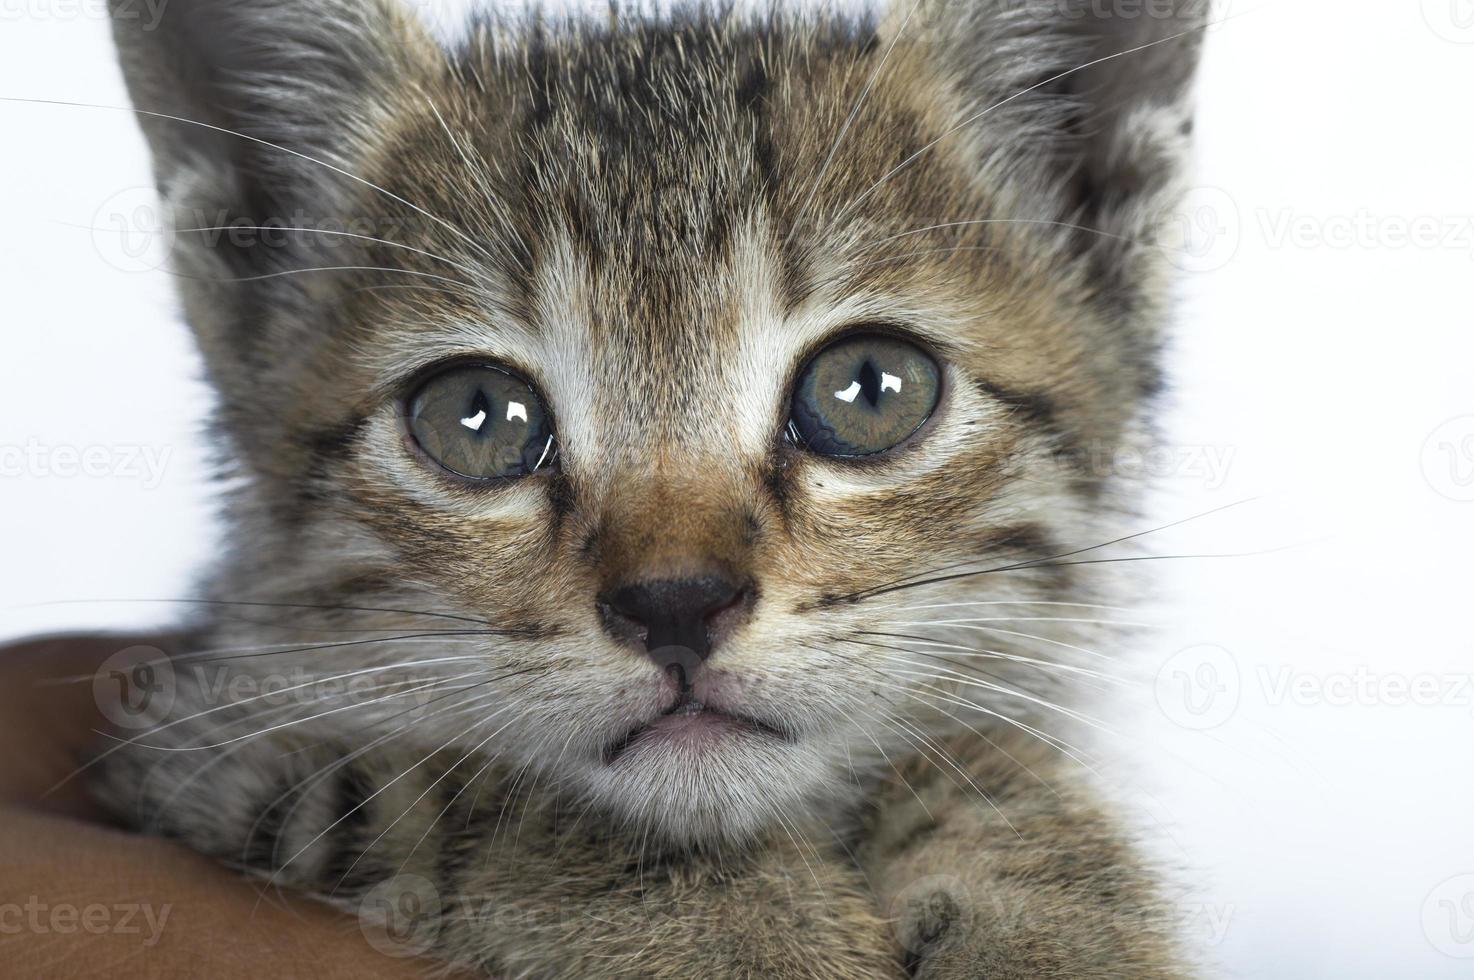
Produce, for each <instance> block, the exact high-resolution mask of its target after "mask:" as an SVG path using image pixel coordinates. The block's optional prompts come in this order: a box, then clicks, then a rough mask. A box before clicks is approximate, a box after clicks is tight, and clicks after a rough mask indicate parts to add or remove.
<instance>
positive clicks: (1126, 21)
mask: <svg viewBox="0 0 1474 980" xmlns="http://www.w3.org/2000/svg"><path fill="white" fill-rule="evenodd" d="M911 2H912V0H891V3H892V18H895V17H896V16H897V15H898V13H899V15H900V16H904V12H905V10H907V9H909V7H910V4H911ZM1209 9H1210V0H1141V2H1122V3H1114V4H1102V3H1099V2H1098V0H921V6H920V7H919V8H918V10H917V13H916V15H915V16H916V17H917V19H918V21H919V22H920V23H921V25H922V28H921V29H923V30H925V31H927V32H928V37H929V38H930V39H931V41H930V43H932V44H934V45H936V46H938V47H940V49H941V55H942V57H943V59H944V61H945V63H946V64H947V65H948V66H949V69H950V73H951V74H952V75H953V77H954V78H956V79H957V81H958V84H959V85H960V86H961V89H962V91H963V94H964V98H965V99H966V100H967V102H968V103H969V105H970V106H971V113H972V114H980V115H981V118H978V119H977V120H976V125H975V126H972V125H970V126H969V127H968V128H969V129H970V130H972V131H973V132H974V133H975V134H976V135H977V136H978V137H979V139H980V140H981V141H982V142H983V143H985V144H986V145H987V146H988V147H989V149H988V151H987V152H989V153H990V154H994V153H996V152H997V150H996V147H997V146H999V145H1000V143H1006V144H1009V145H1010V146H1012V147H1016V148H1018V150H1019V153H1020V154H1021V155H1017V156H1013V157H1012V158H1011V159H1006V160H1004V161H1003V162H1004V164H1005V166H1009V167H1010V168H1012V169H1013V170H1014V172H1015V173H1017V172H1024V173H1035V174H1039V175H1041V176H1044V177H1045V178H1046V179H1047V180H1049V181H1050V186H1049V188H1048V190H1050V192H1051V193H1053V194H1055V195H1056V196H1057V197H1059V198H1060V199H1061V200H1062V201H1063V202H1064V204H1065V205H1066V213H1067V214H1071V215H1073V216H1074V217H1073V220H1076V221H1079V222H1080V223H1082V224H1088V225H1090V226H1092V227H1095V228H1099V229H1102V230H1105V231H1108V232H1110V233H1112V234H1116V235H1122V236H1126V237H1143V238H1145V237H1148V236H1149V233H1150V231H1151V227H1150V226H1151V225H1152V223H1153V222H1155V221H1159V220H1160V219H1161V212H1162V210H1163V208H1164V207H1168V208H1170V207H1171V206H1172V205H1173V204H1174V203H1175V201H1176V197H1177V194H1178V192H1179V181H1180V178H1181V170H1182V167H1183V162H1184V157H1185V150H1186V147H1187V137H1188V135H1189V133H1190V132H1191V121H1192V104H1191V95H1192V92H1191V89H1192V83H1193V79H1194V76H1195V73H1196V69H1197V64H1198V54H1199V51H1200V49H1201V47H1202V38H1203V32H1204V30H1205V29H1206V27H1207V25H1208V17H1209ZM892 22H893V23H894V22H895V21H894V20H893V21H892ZM990 132H991V134H992V135H991V136H990V135H987V134H989V133H990ZM1099 244H1100V243H1099V242H1097V243H1096V245H1097V246H1098V245H1099ZM1082 245H1084V243H1082Z"/></svg>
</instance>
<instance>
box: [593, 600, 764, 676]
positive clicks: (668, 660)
mask: <svg viewBox="0 0 1474 980" xmlns="http://www.w3.org/2000/svg"><path fill="white" fill-rule="evenodd" d="M750 599H751V594H750V592H749V590H748V589H746V588H744V587H743V586H742V585H741V584H739V583H737V582H735V581H733V580H731V579H728V578H725V577H722V576H716V575H712V576H707V577H704V578H683V579H651V580H647V581H641V582H633V583H631V584H629V585H625V586H621V587H619V588H617V589H615V590H614V591H613V592H610V593H609V594H608V595H607V596H606V597H605V598H604V600H603V605H604V606H605V607H606V610H605V622H606V624H607V625H608V626H609V629H610V631H611V632H612V633H614V634H615V635H616V636H618V637H620V638H621V639H624V640H627V641H630V642H637V643H643V644H644V647H645V650H646V652H648V653H649V654H650V656H652V657H654V658H655V661H656V663H658V664H660V666H661V667H662V668H668V667H670V666H672V665H677V664H678V665H680V666H681V668H682V670H683V671H684V673H686V674H688V675H689V674H690V673H691V672H692V671H694V669H695V668H696V667H697V666H699V665H700V664H701V662H702V661H704V660H705V659H706V658H707V657H708V656H710V655H711V650H712V647H713V645H714V644H715V642H716V640H717V638H718V636H719V635H720V634H721V633H723V632H725V628H727V627H730V625H731V623H732V621H733V620H735V619H736V618H737V617H739V616H740V615H741V613H742V612H743V611H745V607H746V606H747V605H748V604H749V602H750Z"/></svg>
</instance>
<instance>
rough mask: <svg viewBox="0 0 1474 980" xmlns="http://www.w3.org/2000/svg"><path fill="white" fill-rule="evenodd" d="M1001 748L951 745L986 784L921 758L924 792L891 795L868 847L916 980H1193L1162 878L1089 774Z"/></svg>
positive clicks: (1020, 743) (918, 783)
mask: <svg viewBox="0 0 1474 980" xmlns="http://www.w3.org/2000/svg"><path fill="white" fill-rule="evenodd" d="M995 745H996V747H994V746H989V745H988V744H987V743H986V742H984V741H982V740H981V739H978V738H976V737H973V738H971V739H968V740H965V741H964V740H956V741H952V742H948V743H947V744H946V748H947V749H948V751H949V752H951V754H952V755H953V757H954V759H955V760H957V761H958V762H960V763H961V767H962V768H963V769H965V770H966V771H967V772H968V773H969V775H970V776H971V779H972V781H973V784H972V785H968V784H967V782H966V781H965V780H964V778H963V777H962V776H961V775H960V774H959V773H958V772H957V771H955V770H951V769H950V767H949V766H948V765H946V764H941V763H927V762H924V761H921V760H913V763H912V764H911V765H910V766H908V767H904V768H903V770H902V774H903V775H904V776H905V779H906V782H907V783H909V784H910V787H909V788H907V787H905V786H902V785H900V781H899V780H897V781H896V783H895V785H892V786H888V787H887V789H886V792H885V796H884V801H883V803H882V806H881V809H880V810H879V811H878V812H877V815H876V817H875V820H874V823H873V825H872V827H871V829H870V832H869V834H868V835H867V838H866V841H865V843H864V844H863V846H862V849H861V854H860V856H861V861H862V863H863V865H864V866H865V868H866V870H867V872H868V873H869V876H870V880H871V882H872V884H873V886H874V887H875V889H876V893H877V897H878V898H879V900H880V905H881V908H882V909H884V910H887V911H889V913H890V914H891V916H892V918H893V921H894V922H895V927H896V929H897V934H898V937H899V938H900V940H901V944H902V946H904V947H905V948H906V950H907V958H908V966H909V967H910V968H911V969H912V970H913V971H914V976H916V977H918V978H924V980H954V978H987V980H1055V978H1058V980H1066V978H1068V980H1157V978H1163V980H1165V978H1175V977H1182V976H1185V975H1187V974H1188V973H1189V971H1188V970H1187V969H1186V967H1185V966H1184V964H1183V963H1182V962H1181V960H1180V959H1179V958H1178V956H1177V953H1176V950H1175V943H1174V938H1173V928H1174V920H1173V916H1172V914H1171V910H1170V908H1168V907H1167V906H1166V905H1165V904H1164V902H1163V900H1162V897H1161V894H1160V892H1159V889H1158V885H1157V883H1156V881H1155V879H1154V878H1153V876H1152V874H1151V872H1150V871H1149V870H1148V869H1147V868H1146V866H1145V865H1144V864H1143V863H1142V862H1141V860H1140V859H1139V858H1138V857H1137V856H1136V855H1135V854H1134V853H1133V851H1132V849H1131V847H1130V845H1129V844H1128V842H1127V841H1126V839H1125V837H1124V836H1123V835H1122V833H1121V831H1120V829H1119V828H1118V827H1117V826H1116V824H1115V822H1114V821H1113V820H1112V819H1111V818H1110V817H1109V816H1108V815H1107V814H1106V813H1105V812H1104V811H1103V810H1102V809H1101V807H1100V805H1099V804H1098V803H1097V802H1095V801H1093V800H1092V799H1091V798H1090V796H1089V794H1088V793H1087V792H1086V791H1085V790H1084V788H1083V786H1082V785H1081V783H1082V780H1081V779H1080V778H1079V777H1078V775H1077V771H1078V767H1076V766H1073V765H1072V764H1069V763H1068V762H1067V761H1066V760H1063V759H1061V758H1060V757H1059V756H1058V755H1057V754H1056V753H1054V752H1053V751H1052V750H1050V749H1047V748H1046V747H1043V746H1041V745H1040V744H1039V743H1038V742H1033V743H1032V744H1031V743H1029V742H1026V741H1024V740H1022V739H1015V738H1009V737H1006V736H1005V737H1004V738H1002V739H995ZM1005 753H1006V754H1005ZM1009 756H1012V758H1011V759H1010V758H1009ZM1025 767H1027V769H1026V768H1025ZM949 773H950V776H951V778H950V779H949ZM954 780H955V782H954ZM974 787H976V788H974ZM979 789H980V790H982V791H983V792H985V793H986V794H987V795H988V797H990V798H991V803H989V802H987V801H985V800H984V799H982V797H981V795H980V793H979V792H978V790H979ZM912 790H914V791H915V793H914V794H913V792H912Z"/></svg>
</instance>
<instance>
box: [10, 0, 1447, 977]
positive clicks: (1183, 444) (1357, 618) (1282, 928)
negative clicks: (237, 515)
mask: <svg viewBox="0 0 1474 980" xmlns="http://www.w3.org/2000/svg"><path fill="white" fill-rule="evenodd" d="M102 7H103V3H102V0H91V2H89V0H0V96H9V97H26V98H34V99H52V100H75V101H82V102H91V103H100V104H103V105H112V106H118V105H123V104H124V103H125V101H126V100H125V96H124V93H123V90H122V86H121V82H120V80H119V78H118V75H117V72H116V70H115V68H114V67H113V62H112V54H111V50H110V47H109V45H108V41H107V32H106V24H105V23H104V21H103V19H102V18H101V16H100V15H99V13H98V11H99V10H100V8H102ZM1225 12H1227V13H1231V14H1233V15H1234V16H1233V17H1232V19H1231V20H1229V21H1228V22H1227V23H1225V24H1224V25H1222V26H1221V27H1218V28H1216V29H1214V30H1213V32H1212V33H1211V36H1210V40H1209V47H1208V52H1207V57H1206V62H1205V64H1204V74H1203V79H1202V84H1201V89H1200V92H1201V96H1200V101H1201V116H1200V125H1199V128H1198V132H1199V134H1200V163H1199V177H1198V183H1199V187H1198V190H1197V191H1195V193H1194V195H1193V199H1192V201H1191V202H1190V205H1189V207H1188V208H1187V209H1186V211H1185V218H1184V220H1185V222H1186V225H1185V227H1187V228H1188V229H1190V231H1191V235H1190V241H1191V248H1190V249H1189V250H1188V252H1187V253H1186V254H1185V255H1184V257H1183V258H1182V265H1183V266H1184V272H1185V276H1184V282H1183V303H1182V316H1181V326H1180V329H1179V330H1178V334H1177V336H1178V340H1177V345H1176V348H1175V350H1174V352H1173V354H1172V374H1173V377H1174V379H1175V390H1174V394H1173V396H1172V399H1171V403H1170V406H1169V414H1168V417H1167V424H1166V439H1165V443H1166V445H1167V446H1168V447H1170V448H1171V451H1172V452H1173V453H1175V454H1176V455H1175V456H1173V457H1171V458H1170V459H1167V460H1165V461H1161V460H1159V461H1154V462H1152V463H1150V464H1149V468H1151V469H1152V470H1154V471H1155V475H1156V476H1157V477H1158V481H1157V482H1158V484H1159V486H1160V488H1161V490H1160V493H1159V494H1158V500H1157V502H1156V503H1155V504H1154V506H1153V508H1152V511H1151V517H1150V519H1148V520H1146V521H1144V526H1147V525H1150V524H1153V523H1164V522H1167V521H1170V520H1174V519H1177V518H1181V517H1188V516H1191V515H1194V514H1200V513H1202V512H1205V511H1208V510H1210V509H1212V508H1214V507H1218V506H1221V505H1224V504H1229V503H1233V502H1236V501H1241V500H1248V501H1249V502H1248V503H1244V504H1241V505H1240V506H1238V507H1236V508H1233V509H1232V510H1229V511H1226V512H1223V513H1220V514H1217V515H1214V516H1210V517H1205V518H1202V519H1200V520H1195V521H1192V522H1189V523H1187V524H1185V525H1183V526H1181V527H1179V528H1176V529H1174V530H1172V531H1168V532H1164V533H1162V534H1161V535H1154V536H1153V537H1152V538H1151V539H1150V542H1151V543H1150V550H1151V551H1153V552H1156V553H1160V554H1177V553H1184V552H1194V553H1202V552H1206V553H1215V554H1228V553H1234V554H1239V553H1251V554H1249V556H1248V557H1238V558H1213V559H1197V560H1181V561H1165V562H1160V563H1158V571H1159V573H1160V580H1161V586H1160V589H1159V593H1160V594H1159V596H1158V597H1157V599H1156V600H1154V601H1153V602H1152V603H1151V604H1150V608H1146V609H1143V610H1139V611H1138V612H1139V615H1137V616H1136V617H1135V618H1149V619H1151V620H1153V621H1156V622H1160V623H1163V624H1165V627H1164V628H1160V629H1156V630H1153V631H1150V632H1148V633H1147V634H1146V635H1145V636H1144V637H1143V639H1142V641H1141V645H1142V647H1143V648H1144V650H1143V653H1142V657H1143V660H1144V661H1145V667H1146V675H1147V677H1148V682H1147V684H1146V686H1145V689H1144V693H1143V694H1142V696H1140V697H1138V698H1137V700H1136V705H1137V707H1136V709H1135V710H1133V711H1131V712H1129V714H1128V715H1126V716H1125V717H1124V718H1122V719H1117V720H1116V721H1115V722H1113V723H1112V725H1111V727H1112V729H1113V731H1115V732H1117V733H1118V734H1119V736H1120V738H1119V741H1120V743H1121V744H1122V745H1123V746H1125V747H1126V748H1127V750H1128V753H1127V754H1128V755H1129V756H1130V758H1131V760H1132V762H1131V764H1130V765H1128V766H1124V767H1118V768H1117V769H1113V770H1111V771H1110V772H1109V773H1108V775H1109V777H1110V778H1111V779H1112V780H1113V781H1114V783H1115V784H1116V785H1117V786H1118V788H1119V790H1120V792H1121V794H1122V795H1123V796H1124V797H1126V798H1127V799H1128V800H1130V801H1131V802H1132V803H1133V804H1135V805H1136V806H1137V808H1138V810H1139V811H1140V812H1141V813H1142V814H1143V816H1144V817H1145V818H1146V819H1145V821H1144V823H1145V826H1146V827H1147V828H1148V830H1147V834H1148V836H1149V838H1150V839H1151V840H1152V841H1153V842H1154V843H1155V845H1156V846H1157V848H1158V849H1159V851H1160V852H1161V853H1162V855H1163V856H1164V857H1165V858H1166V859H1167V860H1169V861H1171V862H1172V863H1174V864H1177V865H1180V866H1181V867H1183V868H1185V869H1187V872H1188V873H1187V874H1185V875H1184V880H1186V881H1188V882H1192V883H1195V884H1193V885H1192V887H1190V888H1189V890H1188V893H1187V894H1186V895H1184V897H1183V901H1182V910H1183V919H1184V922H1185V924H1186V925H1187V927H1188V929H1189V933H1190V936H1191V937H1192V942H1193V944H1194V947H1195V949H1196V951H1197V952H1198V953H1199V954H1200V955H1202V956H1203V957H1205V958H1207V959H1208V961H1209V962H1210V963H1212V964H1213V966H1212V968H1211V969H1210V971H1209V973H1210V974H1211V975H1214V976H1240V977H1285V978H1301V977H1310V976H1335V977H1342V978H1346V977H1389V976H1406V977H1412V976H1417V977H1428V978H1432V977H1469V976H1474V877H1469V878H1464V879H1459V878H1457V877H1456V876H1459V875H1471V876H1474V840H1471V836H1474V834H1471V832H1474V819H1471V818H1474V806H1471V804H1474V790H1471V775H1474V773H1471V768H1474V767H1471V764H1470V763H1471V755H1474V752H1471V750H1474V691H1471V689H1470V686H1469V683H1468V679H1469V677H1470V674H1471V672H1474V656H1471V653H1474V650H1471V646H1474V644H1471V640H1470V635H1469V624H1470V609H1471V602H1470V595H1469V591H1470V585H1471V580H1470V575H1469V573H1468V559H1469V556H1470V554H1471V545H1474V503H1471V502H1465V501H1467V500H1468V499H1470V498H1474V418H1471V416H1474V330H1471V329H1470V328H1471V326H1474V323H1471V321H1474V304H1471V295H1474V290H1471V284H1474V125H1471V107H1470V98H1471V95H1474V5H1471V4H1470V2H1469V0H1426V2H1423V3H1421V4H1420V3H1419V2H1418V0H1396V2H1392V3H1389V2H1387V0H1360V2H1351V0H1340V2H1336V0H1259V2H1257V3H1253V4H1251V3H1249V2H1247V0H1241V2H1233V3H1229V4H1227V5H1226V9H1225ZM0 133H3V137H0V139H3V144H4V146H5V150H4V153H3V157H0V160H3V162H0V215H3V221H4V228H5V231H4V233H3V234H0V287H3V298H0V310H3V313H0V317H3V321H4V326H3V333H0V454H3V455H0V462H3V464H4V466H5V471H4V472H3V473H0V543H3V544H0V549H3V550H0V555H3V558H0V637H8V636H19V635H23V634H26V633H30V632H34V631H40V630H50V629H74V628H83V627H104V626H111V627H122V626H144V625H148V624H151V623H157V622H160V621H162V620H164V619H166V618H167V616H168V615H169V614H170V610H169V607H167V606H160V605H156V604H149V603H138V602H127V603H116V602H100V601H98V600H109V599H160V598H168V597H178V596H182V595H186V594H187V593H188V590H189V583H190V575H191V569H192V568H195V567H197V566H198V565H199V564H200V563H201V562H203V561H206V560H208V559H209V558H210V556H211V554H212V552H213V550H214V548H215V543H214V538H213V530H212V525H211V520H210V506H209V487H208V484H207V479H206V476H207V467H206V465H205V462H204V452H203V448H202V446H203V443H202V440H201V438H200V437H199V431H200V424H201V421H202V418H203V416H204V414H205V412H206V410H207V406H208V398H207V397H206V395H205V393H204V391H203V389H202V387H201V386H200V384H199V382H198V380H197V375H198V370H199V366H198V363H197V361H196V359H195V357H194V354H193V352H192V350H191V348H190V345H189V342H188V339H187V335H186V332H185V330H184V328H183V327H182V326H181V325H180V323H179V322H178V318H177V316H176V314H175V311H174V305H173V302H172V299H171V294H170V284H169V281H168V278H167V276H165V275H164V274H163V273H160V272H156V271H148V270H147V268H146V262H147V260H151V259H152V258H155V257H156V251H153V252H151V251H149V250H148V249H144V254H143V260H144V262H142V263H141V262H140V259H139V258H137V257H135V256H134V255H133V254H131V253H130V251H128V250H126V249H125V248H124V242H125V241H126V242H127V243H128V244H129V245H131V246H135V247H136V246H139V245H141V244H142V245H146V244H147V243H146V242H142V241H140V240H139V236H136V235H132V234H130V235H128V236H124V235H120V234H119V233H118V232H117V231H116V230H115V231H112V232H106V231H104V232H93V231H91V230H89V229H90V228H92V227H93V226H95V225H96V226H106V225H110V223H111V222H112V221H113V220H115V217H116V216H122V217H123V219H125V220H129V216H130V215H133V214H134V209H135V208H136V207H146V206H147V205H148V202H149V198H148V195H147V192H146V190H140V189H142V188H146V187H147V186H148V183H149V176H148V171H147V166H146V160H145V157H144V151H143V146H142V143H141V140H140V138H139V136H138V134H137V131H136V128H135V125H134V122H133V120H132V118H131V117H130V116H129V115H128V114H126V113H122V112H112V111H105V110H97V109H86V108H72V107H61V106H39V105H29V104H15V103H0ZM1409 229H1411V232H1410V230H1409ZM141 269H142V271H140V270H141ZM1460 419H1462V421H1459V420H1460ZM1450 420H1454V421H1452V422H1450ZM1445 423H1448V424H1445ZM1441 426H1442V428H1440V427H1441ZM88 447H96V448H94V449H93V450H92V454H91V456H90V460H91V465H92V466H93V467H94V468H95V469H97V470H99V471H100V472H96V473H94V474H93V475H88V474H85V473H82V474H72V475H67V473H65V472H58V470H63V469H64V468H65V467H66V459H67V450H68V449H69V448H70V449H74V450H77V451H78V452H81V451H83V450H86V449H88ZM18 452H19V453H23V455H20V456H18V455H17V453H18ZM144 453H147V454H150V455H148V456H145V455H143V454H144ZM130 454H138V459H136V460H134V461H133V462H131V463H130V461H129V455H130ZM148 459H152V460H153V461H154V464H155V465H158V464H159V462H160V461H162V464H163V465H162V468H161V469H160V470H159V471H158V472H152V471H151V470H150V469H149V467H148V466H147V465H145V463H146V462H147V460H148ZM1460 498H1463V499H1460ZM1281 549H1282V550H1281ZM1105 567H1107V568H1108V567H1109V566H1105ZM1153 677H1155V681H1153V680H1152V678H1153ZM1408 687H1411V688H1412V690H1413V694H1412V695H1411V696H1409V695H1408V693H1407V690H1406V689H1407V688H1408ZM1409 702H1413V703H1409ZM1451 878H1452V879H1453V880H1452V881H1450V880H1449V879H1451Z"/></svg>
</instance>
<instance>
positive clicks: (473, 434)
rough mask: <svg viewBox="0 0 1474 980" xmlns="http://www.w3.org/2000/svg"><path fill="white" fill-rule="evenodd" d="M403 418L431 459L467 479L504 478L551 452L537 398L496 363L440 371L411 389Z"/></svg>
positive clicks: (533, 466) (530, 468)
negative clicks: (491, 365)
mask: <svg viewBox="0 0 1474 980" xmlns="http://www.w3.org/2000/svg"><path fill="white" fill-rule="evenodd" d="M407 407H408V412H407V414H406V418H405V424H406V426H407V427H408V429H409V434H410V436H411V437H413V439H414V441H415V443H416V445H418V446H419V447H420V449H421V450H423V451H424V453H425V454H426V455H427V456H429V457H430V458H431V459H433V460H435V462H437V463H439V464H440V465H441V466H443V467H445V468H446V469H447V470H449V471H451V472H452V473H454V474H456V475H457V476H462V477H465V478H466V479H469V480H508V479H512V478H514V477H519V476H526V475H528V474H529V473H533V472H535V471H537V470H538V469H540V468H542V467H543V466H546V465H548V464H549V463H551V462H552V461H553V459H554V458H555V456H556V451H555V446H554V442H553V432H552V426H551V425H550V423H549V421H548V416H547V411H546V410H545V409H544V407H543V403H542V399H541V398H539V397H538V396H537V392H535V391H533V390H532V386H531V385H529V384H528V383H527V382H526V381H524V380H522V379H521V378H519V377H517V376H516V375H515V374H511V373H509V372H507V371H504V370H502V369H501V368H497V367H490V366H484V365H467V366H462V367H455V368H451V369H449V370H447V371H442V372H441V373H440V374H437V375H435V376H434V377H432V378H430V380H428V381H426V382H425V383H424V384H422V385H420V387H419V388H418V389H417V390H416V391H415V393H414V395H413V396H412V397H411V398H410V400H409V403H408V406H407Z"/></svg>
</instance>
